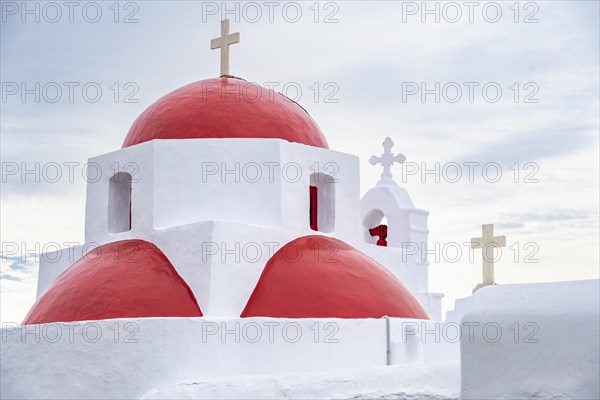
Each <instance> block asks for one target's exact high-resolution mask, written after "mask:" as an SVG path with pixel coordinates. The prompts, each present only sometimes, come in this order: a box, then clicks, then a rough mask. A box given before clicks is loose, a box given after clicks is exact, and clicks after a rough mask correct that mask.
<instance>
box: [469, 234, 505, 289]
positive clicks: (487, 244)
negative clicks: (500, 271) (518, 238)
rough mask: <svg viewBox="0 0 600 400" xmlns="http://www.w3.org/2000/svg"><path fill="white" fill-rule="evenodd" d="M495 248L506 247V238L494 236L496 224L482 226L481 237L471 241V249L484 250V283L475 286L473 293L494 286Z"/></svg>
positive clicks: (482, 253)
mask: <svg viewBox="0 0 600 400" xmlns="http://www.w3.org/2000/svg"><path fill="white" fill-rule="evenodd" d="M495 247H506V236H494V224H488V225H481V237H478V238H472V239H471V248H472V249H482V252H481V256H482V258H483V283H480V284H479V285H477V286H475V289H473V293H475V292H476V291H477V290H479V289H480V288H482V287H484V286H488V285H494V248H495Z"/></svg>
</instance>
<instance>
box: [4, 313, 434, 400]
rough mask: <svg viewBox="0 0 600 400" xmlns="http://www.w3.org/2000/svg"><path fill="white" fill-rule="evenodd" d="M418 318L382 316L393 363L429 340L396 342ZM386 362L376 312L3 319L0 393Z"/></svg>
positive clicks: (111, 393) (84, 390)
mask: <svg viewBox="0 0 600 400" xmlns="http://www.w3.org/2000/svg"><path fill="white" fill-rule="evenodd" d="M418 322H419V321H418V320H403V319H391V342H392V343H393V348H392V349H393V354H392V364H404V363H409V362H421V361H422V359H423V358H422V356H421V355H420V354H422V353H423V350H422V348H423V347H427V346H428V344H427V343H426V342H425V343H421V339H420V336H416V335H413V337H412V338H411V340H412V339H414V338H416V340H412V341H411V342H409V341H404V339H403V335H402V332H400V329H402V328H403V323H407V324H409V323H418ZM432 323H433V322H432ZM403 347H407V348H406V349H403ZM415 355H416V357H415ZM433 358H435V357H433ZM432 361H434V360H432ZM386 363H387V334H386V322H385V320H384V319H354V320H350V319H329V318H327V319H273V318H246V319H241V318H235V319H217V318H141V319H113V320H102V321H89V322H74V323H54V324H42V325H30V326H25V327H17V326H10V327H6V328H5V329H3V330H2V353H1V371H0V372H1V374H2V380H1V387H0V389H1V390H0V392H1V393H2V397H3V398H28V399H30V398H53V399H65V398H139V397H141V396H142V395H144V393H146V392H147V391H148V390H150V389H152V388H160V387H169V386H173V385H177V384H178V383H181V382H194V381H196V380H197V379H206V378H210V377H217V376H221V377H223V376H237V375H265V374H289V373H300V372H309V371H312V372H315V371H326V370H335V369H346V368H362V367H373V366H383V365H386ZM370 390H373V388H371V389H370Z"/></svg>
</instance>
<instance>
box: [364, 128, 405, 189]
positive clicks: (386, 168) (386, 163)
mask: <svg viewBox="0 0 600 400" xmlns="http://www.w3.org/2000/svg"><path fill="white" fill-rule="evenodd" d="M393 146H394V142H393V141H392V139H390V138H389V137H386V138H385V140H384V141H383V154H382V155H381V156H380V157H377V156H372V157H371V158H369V162H370V163H371V165H375V164H381V165H383V173H382V174H381V178H382V179H383V178H389V179H391V178H392V173H391V171H390V170H391V167H392V164H393V163H395V162H396V163H398V164H402V163H403V162H404V161H405V160H406V157H404V154H401V153H399V154H396V155H394V154H392V147H393Z"/></svg>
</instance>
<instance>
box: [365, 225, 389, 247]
mask: <svg viewBox="0 0 600 400" xmlns="http://www.w3.org/2000/svg"><path fill="white" fill-rule="evenodd" d="M387 229H388V227H387V225H379V226H376V227H375V228H371V229H369V233H370V234H371V236H379V239H378V240H377V246H387V241H386V240H385V239H387Z"/></svg>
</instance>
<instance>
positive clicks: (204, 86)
mask: <svg viewBox="0 0 600 400" xmlns="http://www.w3.org/2000/svg"><path fill="white" fill-rule="evenodd" d="M196 138H276V139H285V140H288V141H290V142H295V143H303V144H307V145H310V146H316V147H323V148H329V147H328V146H327V141H326V140H325V137H324V136H323V134H322V133H321V130H320V129H319V127H318V126H317V124H316V123H315V121H314V120H313V119H312V118H311V117H310V115H308V113H307V112H306V111H305V110H304V109H303V108H302V107H300V106H299V105H298V104H297V103H295V102H294V101H292V100H290V99H288V98H287V97H285V96H283V95H281V94H279V93H277V92H275V91H273V90H270V89H266V88H264V87H262V86H259V85H256V84H253V83H249V82H246V81H244V80H242V79H238V78H233V77H221V78H215V79H207V80H203V81H199V82H194V83H191V84H189V85H186V86H183V87H182V88H179V89H177V90H175V91H174V92H171V93H169V94H167V95H166V96H163V97H162V98H160V99H158V100H157V101H156V102H154V103H153V104H152V105H151V106H150V107H148V108H147V109H146V110H145V111H144V112H143V113H142V114H140V116H139V117H138V118H137V119H136V120H135V122H134V123H133V125H132V126H131V129H129V133H128V134H127V137H126V138H125V142H124V143H123V147H127V146H133V145H136V144H139V143H143V142H147V141H149V140H152V139H196Z"/></svg>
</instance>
